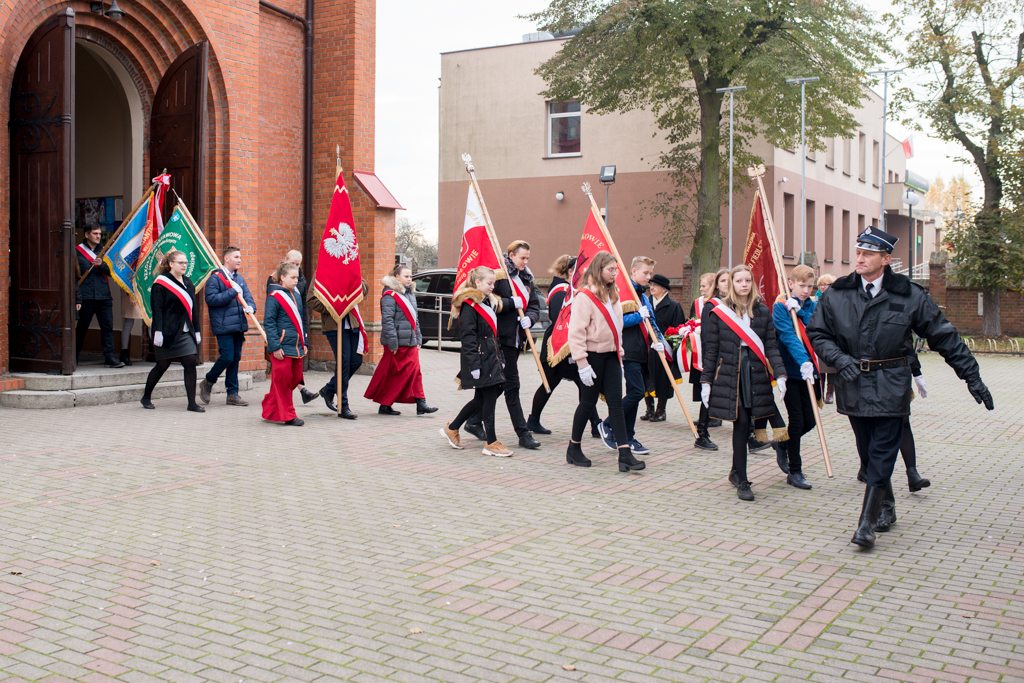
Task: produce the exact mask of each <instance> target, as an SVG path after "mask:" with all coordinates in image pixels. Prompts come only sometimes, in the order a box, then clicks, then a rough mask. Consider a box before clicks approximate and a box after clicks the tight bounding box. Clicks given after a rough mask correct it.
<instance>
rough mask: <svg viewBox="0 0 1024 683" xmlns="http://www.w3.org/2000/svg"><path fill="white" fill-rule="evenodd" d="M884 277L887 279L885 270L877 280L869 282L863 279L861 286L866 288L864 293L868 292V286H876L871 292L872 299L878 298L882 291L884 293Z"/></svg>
mask: <svg viewBox="0 0 1024 683" xmlns="http://www.w3.org/2000/svg"><path fill="white" fill-rule="evenodd" d="M884 277H885V271H884V270H883V271H882V274H881V275H879V276H878V279H877V280H871V281H870V282H869V281H866V280H864V278H861V286H862V287H863V288H864V291H865V292H866V291H867V290H868V285H869V284H871V285H874V289H873V290H872V291H871V297H872V298H874V297H876V296H878V295H879V294H880V293H881V291H882V279H883V278H884Z"/></svg>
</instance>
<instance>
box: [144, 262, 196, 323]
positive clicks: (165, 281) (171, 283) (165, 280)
mask: <svg viewBox="0 0 1024 683" xmlns="http://www.w3.org/2000/svg"><path fill="white" fill-rule="evenodd" d="M153 284H154V285H160V286H162V287H165V288H166V289H167V290H168V291H169V292H170V293H171V294H173V295H174V296H176V297H178V301H180V302H181V305H182V306H184V307H185V310H186V311H188V319H189V321H190V322H191V323H192V325H193V326H195V321H194V320H193V318H192V307H193V305H194V304H193V302H192V296H191V295H190V294H189V293H188V292H187V291H186V290H185V288H184V287H183V286H182V285H180V284H178V282H177V281H176V280H175V279H174V278H170V277H167V276H166V275H158V276H157V278H156V280H155V281H154V282H153Z"/></svg>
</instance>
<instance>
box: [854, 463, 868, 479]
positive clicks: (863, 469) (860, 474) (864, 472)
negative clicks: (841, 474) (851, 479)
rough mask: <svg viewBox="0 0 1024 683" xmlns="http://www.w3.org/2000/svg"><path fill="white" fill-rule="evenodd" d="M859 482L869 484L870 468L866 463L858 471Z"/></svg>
mask: <svg viewBox="0 0 1024 683" xmlns="http://www.w3.org/2000/svg"><path fill="white" fill-rule="evenodd" d="M857 481H859V482H860V483H862V484H866V483H868V468H867V466H866V465H865V464H864V463H861V464H860V469H859V470H857Z"/></svg>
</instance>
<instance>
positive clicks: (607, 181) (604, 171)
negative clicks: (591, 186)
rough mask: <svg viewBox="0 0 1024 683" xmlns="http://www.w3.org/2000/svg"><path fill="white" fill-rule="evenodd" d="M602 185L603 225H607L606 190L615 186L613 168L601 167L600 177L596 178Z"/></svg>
mask: <svg viewBox="0 0 1024 683" xmlns="http://www.w3.org/2000/svg"><path fill="white" fill-rule="evenodd" d="M597 179H598V180H600V181H601V184H602V185H604V224H605V225H606V226H607V225H608V188H609V187H611V186H612V185H614V184H615V167H614V166H602V167H601V175H599V176H598V177H597Z"/></svg>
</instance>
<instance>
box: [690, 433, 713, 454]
mask: <svg viewBox="0 0 1024 683" xmlns="http://www.w3.org/2000/svg"><path fill="white" fill-rule="evenodd" d="M693 447H694V448H699V449H701V450H702V451H717V450H718V446H716V445H715V442H714V441H712V440H711V437H710V436H709V435H708V432H707V430H706V429H705V430H704V431H703V432H701V431H698V432H697V440H696V441H694V442H693Z"/></svg>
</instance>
